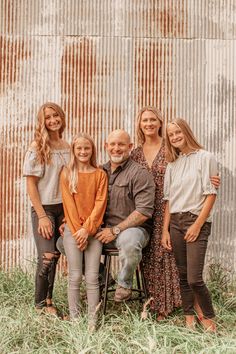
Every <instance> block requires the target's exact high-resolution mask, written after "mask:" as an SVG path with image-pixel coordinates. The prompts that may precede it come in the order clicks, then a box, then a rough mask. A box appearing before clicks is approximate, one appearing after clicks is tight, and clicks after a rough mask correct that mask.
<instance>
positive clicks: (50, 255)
mask: <svg viewBox="0 0 236 354" xmlns="http://www.w3.org/2000/svg"><path fill="white" fill-rule="evenodd" d="M43 208H44V210H45V213H46V214H47V216H48V217H49V218H50V220H51V222H52V226H53V235H52V237H51V239H50V240H47V239H45V238H43V236H41V235H40V234H39V233H38V216H37V214H36V212H35V210H34V208H33V207H32V209H31V217H32V226H33V234H34V240H35V244H36V248H37V253H38V262H37V270H36V276H35V306H36V307H37V308H43V307H44V306H46V299H51V298H52V293H53V285H54V279H55V273H56V265H57V261H58V259H59V257H60V252H59V251H58V250H57V248H56V242H57V239H58V238H59V236H60V234H59V226H60V225H61V224H62V220H63V218H64V212H63V206H62V204H61V203H60V204H55V205H43Z"/></svg>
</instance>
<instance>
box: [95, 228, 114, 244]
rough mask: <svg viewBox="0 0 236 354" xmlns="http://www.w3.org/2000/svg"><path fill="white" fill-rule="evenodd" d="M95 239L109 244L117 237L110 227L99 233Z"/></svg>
mask: <svg viewBox="0 0 236 354" xmlns="http://www.w3.org/2000/svg"><path fill="white" fill-rule="evenodd" d="M94 237H95V238H96V239H97V240H99V241H100V242H102V243H109V242H112V241H114V240H115V239H116V236H114V235H113V234H112V232H111V229H110V228H109V227H106V228H105V229H102V231H99V232H98V233H97V234H96V235H95V236H94Z"/></svg>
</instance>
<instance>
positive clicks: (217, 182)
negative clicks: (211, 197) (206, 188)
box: [210, 176, 221, 189]
mask: <svg viewBox="0 0 236 354" xmlns="http://www.w3.org/2000/svg"><path fill="white" fill-rule="evenodd" d="M210 181H211V184H213V186H214V187H215V188H216V189H218V188H219V187H220V185H221V178H220V176H211V177H210Z"/></svg>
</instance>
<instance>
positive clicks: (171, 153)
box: [166, 118, 204, 162]
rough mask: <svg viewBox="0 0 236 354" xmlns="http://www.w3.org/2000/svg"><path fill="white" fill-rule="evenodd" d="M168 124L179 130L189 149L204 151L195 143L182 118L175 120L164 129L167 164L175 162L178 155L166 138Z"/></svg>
mask: <svg viewBox="0 0 236 354" xmlns="http://www.w3.org/2000/svg"><path fill="white" fill-rule="evenodd" d="M170 124H174V125H176V127H178V128H179V129H181V131H182V132H183V134H184V137H185V139H186V143H187V146H188V148H190V149H191V150H193V151H194V150H198V149H204V148H203V146H202V145H201V144H200V143H199V142H198V141H197V139H196V137H195V136H194V134H193V132H192V129H191V128H190V126H189V125H188V123H187V122H186V120H184V119H182V118H176V119H174V120H172V121H171V122H170V123H168V124H167V127H166V160H167V161H168V162H173V161H175V160H176V159H177V158H178V157H179V154H180V150H179V149H177V148H175V147H173V146H172V145H171V143H170V139H169V136H168V127H169V126H170Z"/></svg>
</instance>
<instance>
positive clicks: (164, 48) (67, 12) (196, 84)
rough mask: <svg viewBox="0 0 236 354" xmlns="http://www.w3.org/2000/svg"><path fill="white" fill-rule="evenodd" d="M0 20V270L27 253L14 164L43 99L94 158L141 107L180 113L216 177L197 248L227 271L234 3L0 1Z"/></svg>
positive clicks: (232, 202) (235, 165)
mask: <svg viewBox="0 0 236 354" xmlns="http://www.w3.org/2000/svg"><path fill="white" fill-rule="evenodd" d="M0 16H1V22H0V34H1V36H0V48H1V52H0V53H1V58H0V59H1V60H0V65H1V66H0V134H1V139H0V149H1V150H0V165H1V168H0V183H1V185H0V198H1V200H0V233H1V234H0V239H1V246H0V250H1V254H0V265H1V266H2V267H3V268H5V269H9V268H10V267H13V266H17V265H21V266H25V265H29V264H30V261H31V259H32V258H33V257H34V256H35V249H34V244H33V239H32V236H31V234H32V231H31V223H30V217H29V201H28V198H27V196H26V191H25V181H24V179H23V178H22V161H23V156H24V153H25V151H26V149H27V146H28V145H29V143H30V141H32V139H33V129H34V126H35V119H36V112H37V110H38V108H39V106H40V105H41V104H42V103H44V102H45V101H48V100H50V101H55V102H57V103H59V104H60V105H62V107H63V108H64V109H65V111H66V115H67V122H68V128H67V133H66V139H68V141H70V139H71V137H72V135H73V134H74V133H76V132H77V131H80V130H85V131H87V132H89V133H90V134H91V135H93V136H94V138H95V141H96V144H97V147H98V151H99V158H100V161H104V160H105V158H106V157H105V155H104V151H103V142H104V139H105V137H106V136H107V134H108V132H109V131H111V130H112V129H113V128H118V127H123V128H125V129H127V130H128V131H129V132H130V133H131V135H132V136H133V137H134V130H135V124H134V122H135V114H136V112H137V111H138V109H139V108H140V107H141V106H143V105H146V104H152V105H156V106H158V107H159V108H160V109H161V110H162V111H163V113H164V114H165V117H166V119H171V118H172V117H175V116H181V117H185V118H186V119H187V120H189V122H190V124H191V125H192V127H193V129H194V131H195V132H196V135H197V136H198V137H200V140H201V142H202V143H203V144H204V145H205V146H206V148H207V149H209V150H210V151H212V152H214V153H215V155H216V156H217V158H218V161H219V166H220V173H221V176H222V186H221V188H220V193H219V200H218V203H217V210H216V214H215V218H214V226H213V233H212V237H211V242H210V248H209V252H208V254H209V257H210V258H211V257H214V258H215V260H216V261H220V262H221V263H222V264H223V265H224V266H226V267H228V268H232V267H233V268H234V269H235V268H236V265H235V263H236V256H235V254H236V252H235V244H236V241H235V237H236V221H235V220H236V218H235V216H236V215H235V207H236V193H235V190H236V158H235V149H236V130H235V128H236V127H235V118H234V106H235V95H236V88H235V87H236V73H235V58H236V55H235V54H236V45H235V38H236V21H235V20H236V2H235V0H227V1H226V0H207V1H205V0H199V1H195V0H182V1H181V0H148V1H147V0H129V1H126V0H99V1H98V0H0Z"/></svg>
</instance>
